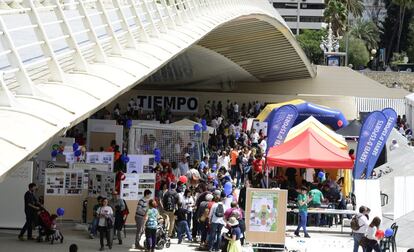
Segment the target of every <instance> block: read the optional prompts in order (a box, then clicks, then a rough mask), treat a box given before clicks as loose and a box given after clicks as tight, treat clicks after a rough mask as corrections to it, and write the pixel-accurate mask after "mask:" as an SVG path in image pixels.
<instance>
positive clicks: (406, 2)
mask: <svg viewBox="0 0 414 252" xmlns="http://www.w3.org/2000/svg"><path fill="white" fill-rule="evenodd" d="M393 2H394V3H395V4H396V5H398V6H400V11H399V13H398V33H397V45H396V48H395V51H396V52H399V51H400V41H401V33H402V29H403V25H404V18H405V12H406V10H407V9H411V8H412V7H413V5H414V0H393Z"/></svg>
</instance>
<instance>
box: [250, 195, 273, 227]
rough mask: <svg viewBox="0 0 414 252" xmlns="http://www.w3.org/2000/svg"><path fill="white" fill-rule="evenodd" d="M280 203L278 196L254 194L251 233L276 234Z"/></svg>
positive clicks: (251, 210)
mask: <svg viewBox="0 0 414 252" xmlns="http://www.w3.org/2000/svg"><path fill="white" fill-rule="evenodd" d="M278 202H279V195H278V194H270V193H268V192H267V193H266V192H252V204H251V209H250V226H249V231H250V232H276V231H277V226H278V225H277V221H278V218H277V217H278V212H277V205H278Z"/></svg>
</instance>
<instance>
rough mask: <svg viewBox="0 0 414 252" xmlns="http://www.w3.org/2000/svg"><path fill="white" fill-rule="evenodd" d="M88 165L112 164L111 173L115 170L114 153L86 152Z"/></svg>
mask: <svg viewBox="0 0 414 252" xmlns="http://www.w3.org/2000/svg"><path fill="white" fill-rule="evenodd" d="M86 163H90V164H110V165H111V171H112V170H113V169H114V153H113V152H86Z"/></svg>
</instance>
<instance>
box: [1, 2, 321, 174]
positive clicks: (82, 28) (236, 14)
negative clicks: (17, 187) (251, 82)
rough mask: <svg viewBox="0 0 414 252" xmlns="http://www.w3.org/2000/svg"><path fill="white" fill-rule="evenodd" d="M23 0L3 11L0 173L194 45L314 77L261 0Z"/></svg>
mask: <svg viewBox="0 0 414 252" xmlns="http://www.w3.org/2000/svg"><path fill="white" fill-rule="evenodd" d="M167 2H168V3H167ZM43 3H45V4H49V1H44V2H43ZM54 3H55V2H54ZM23 4H24V5H23V6H22V8H20V9H5V10H2V11H1V12H0V71H1V72H2V73H3V74H2V78H0V121H1V123H0V153H2V154H1V155H2V157H6V158H0V176H1V177H4V175H5V174H6V173H7V172H8V171H10V169H11V168H13V167H16V166H17V165H19V163H21V162H23V161H24V160H25V159H28V158H30V157H31V156H33V155H34V154H36V153H37V152H38V151H39V150H40V149H41V148H42V147H43V146H45V144H46V143H47V142H48V141H49V140H50V139H51V138H53V137H54V136H57V135H63V134H64V133H65V131H66V130H67V129H68V128H70V127H72V126H74V125H76V124H77V123H79V122H80V121H82V120H84V119H86V118H88V117H89V116H90V115H91V114H93V113H94V112H96V111H97V110H99V109H100V108H102V107H103V106H105V105H106V104H108V103H109V102H111V101H113V100H114V99H116V98H117V97H119V96H120V95H121V94H123V93H125V92H127V91H128V90H130V89H131V88H133V87H134V86H135V85H137V84H138V83H140V82H141V81H143V80H144V79H145V78H147V77H148V76H150V75H151V74H153V73H154V72H155V71H157V70H158V69H160V68H161V67H162V66H164V65H165V64H166V63H168V62H169V61H170V60H172V59H173V58H175V57H176V56H178V55H180V54H181V53H182V52H184V51H185V50H187V49H188V48H189V47H191V46H192V45H196V44H197V43H199V44H201V45H204V46H205V47H209V48H211V50H214V51H216V52H219V53H220V54H221V55H223V56H225V57H227V58H228V59H230V60H231V61H233V62H235V63H236V64H238V65H239V66H240V67H242V68H243V69H245V70H246V71H247V72H249V73H250V74H251V75H253V76H255V77H256V78H258V79H261V80H281V79H292V78H307V77H313V76H314V75H315V71H314V69H313V68H312V66H311V65H310V63H309V61H308V60H307V59H306V57H305V56H304V53H303V51H302V50H301V49H300V48H299V46H298V44H297V43H296V41H295V39H294V36H293V35H292V33H291V32H290V31H289V29H288V28H287V26H286V24H285V22H284V21H283V19H282V18H281V17H280V15H279V14H278V13H277V12H276V11H275V10H274V9H273V7H272V6H271V5H270V4H269V3H268V1H267V0H249V1H245V0H215V1H207V0H181V1H156V0H143V1H135V0H125V1H122V2H121V1H120V0H105V1H100V0H91V1H87V2H84V1H79V0H75V1H70V2H69V3H65V4H61V3H60V1H57V2H56V5H46V6H44V5H42V4H39V3H38V2H35V1H31V0H30V1H24V2H23ZM13 6H19V5H18V4H13ZM237 30H238V31H239V32H240V33H241V34H243V35H241V34H239V35H237V32H235V31H237ZM227 34H233V36H236V35H237V36H236V37H234V38H233V39H235V38H237V39H239V40H240V41H239V42H238V43H237V46H236V45H235V44H233V45H229V44H227V43H228V42H227V41H228V40H230V39H231V38H230V37H229V36H228V35H227ZM258 38H259V40H261V41H255V40H256V39H258ZM216 39H218V40H219V41H216ZM266 45H267V46H266ZM246 50H248V51H246ZM243 51H245V52H244V53H245V55H243ZM276 51H277V52H276Z"/></svg>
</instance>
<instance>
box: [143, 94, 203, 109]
mask: <svg viewBox="0 0 414 252" xmlns="http://www.w3.org/2000/svg"><path fill="white" fill-rule="evenodd" d="M136 102H137V103H138V104H137V105H138V106H139V107H141V108H142V109H143V110H145V111H153V110H154V109H155V107H156V106H160V107H161V108H164V109H165V108H167V107H168V108H170V110H171V112H186V113H190V112H191V113H197V112H198V98H197V97H191V96H190V97H189V96H156V95H155V96H152V95H139V96H137V100H136Z"/></svg>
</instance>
